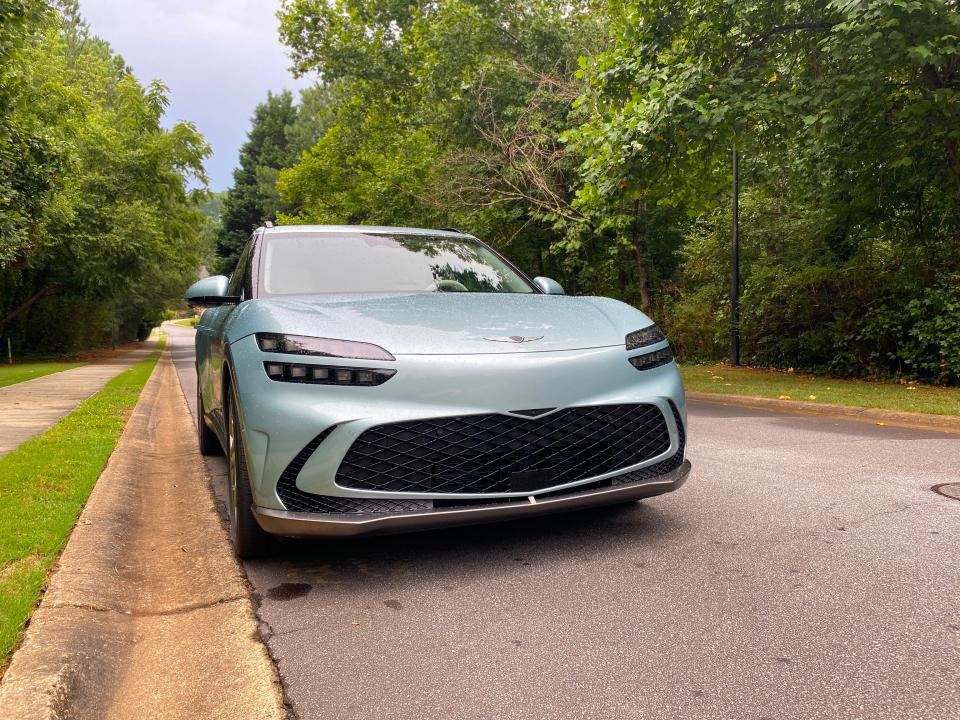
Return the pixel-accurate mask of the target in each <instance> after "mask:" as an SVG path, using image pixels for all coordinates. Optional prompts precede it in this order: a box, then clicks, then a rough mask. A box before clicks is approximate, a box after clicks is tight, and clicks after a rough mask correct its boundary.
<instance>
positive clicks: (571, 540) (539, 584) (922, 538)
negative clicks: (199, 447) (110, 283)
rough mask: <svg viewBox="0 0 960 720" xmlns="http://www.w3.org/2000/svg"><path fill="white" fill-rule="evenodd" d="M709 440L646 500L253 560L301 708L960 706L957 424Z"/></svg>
mask: <svg viewBox="0 0 960 720" xmlns="http://www.w3.org/2000/svg"><path fill="white" fill-rule="evenodd" d="M168 332H169V333H170V336H171V339H172V342H173V352H174V354H175V358H176V360H177V364H178V369H179V371H180V378H181V383H182V385H183V389H184V391H185V394H186V397H187V400H188V402H189V403H190V404H191V405H192V404H193V403H194V397H195V394H194V385H193V383H194V378H193V350H192V338H193V331H191V330H187V329H183V328H169V327H168ZM689 436H690V447H689V457H690V458H691V460H692V461H693V466H694V470H693V473H692V474H691V476H690V479H689V481H688V482H687V484H686V486H685V487H683V488H682V489H681V490H680V491H678V492H677V493H674V494H672V495H667V496H663V497H661V498H655V499H652V500H649V501H645V502H643V503H641V504H633V505H628V506H623V507H619V508H610V509H605V510H597V511H592V512H585V513H580V514H571V515H561V516H554V517H550V518H545V519H542V520H539V521H536V522H528V523H514V524H507V525H503V524H501V525H489V526H485V527H474V528H468V529H462V530H451V531H444V532H433V533H424V534H419V535H409V536H403V537H394V538H379V539H367V540H363V541H352V542H339V543H335V542H297V543H291V544H290V545H289V546H288V547H287V549H286V551H285V552H284V553H282V554H281V555H279V556H278V557H276V558H274V559H271V560H264V561H256V562H248V563H246V569H247V574H248V576H249V578H250V581H251V582H252V584H253V588H254V591H255V593H256V596H257V599H258V600H259V601H261V603H262V604H261V607H260V617H261V621H262V626H263V630H264V632H265V634H266V636H267V638H268V645H269V648H270V651H271V653H272V654H273V656H274V658H275V659H276V660H277V662H278V665H279V669H280V672H281V675H282V676H283V678H284V681H285V684H286V691H287V694H288V698H289V700H290V701H291V702H292V703H293V706H294V708H295V710H296V712H297V717H299V718H300V720H308V719H313V718H317V719H320V718H342V719H347V718H358V719H359V718H378V719H384V720H386V719H388V718H397V719H400V718H404V719H409V718H457V719H467V718H491V719H493V718H531V719H532V720H541V719H543V720H546V719H551V720H552V719H566V718H597V719H599V720H611V719H615V718H648V719H654V718H704V719H708V718H709V719H711V720H715V719H728V718H729V719H731V720H732V719H737V720H739V719H755V720H759V719H760V718H776V719H777V720H781V719H783V718H796V719H797V720H800V719H802V720H815V719H820V718H822V719H823V720H841V719H842V720H853V719H863V720H877V719H879V718H883V719H884V720H894V719H898V718H904V719H906V718H924V719H929V720H950V719H955V718H960V683H957V680H956V678H957V668H958V667H960V605H958V603H957V593H958V590H960V562H958V550H960V502H956V501H953V500H949V499H946V498H943V497H941V496H939V495H936V494H934V493H933V492H931V491H930V490H929V487H930V486H931V485H934V484H936V483H941V482H950V481H957V480H960V442H958V441H957V439H956V436H950V435H942V434H939V433H937V432H932V431H919V430H906V429H898V428H894V427H890V426H887V427H879V426H875V425H870V424H863V423H858V422H852V421H840V420H834V419H829V420H824V419H820V418H816V417H809V416H794V415H787V414H778V413H772V412H766V411H760V410H748V409H743V408H735V407H727V406H721V405H714V404H701V405H696V404H694V405H691V407H690V433H689ZM215 461H216V462H214V463H212V464H211V467H213V469H214V470H215V471H217V472H219V473H222V472H223V462H222V460H221V459H219V458H216V459H215ZM221 485H222V483H221ZM221 496H222V488H221Z"/></svg>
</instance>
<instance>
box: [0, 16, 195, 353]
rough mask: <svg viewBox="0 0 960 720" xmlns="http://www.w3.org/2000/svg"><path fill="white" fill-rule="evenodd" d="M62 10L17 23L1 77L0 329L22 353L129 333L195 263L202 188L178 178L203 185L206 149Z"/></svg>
mask: <svg viewBox="0 0 960 720" xmlns="http://www.w3.org/2000/svg"><path fill="white" fill-rule="evenodd" d="M58 7H59V10H58V11H56V12H54V11H48V12H45V13H43V14H41V13H33V14H32V15H29V16H25V19H24V20H23V22H22V23H20V24H19V25H18V27H19V28H20V31H19V35H18V37H17V42H16V45H15V46H14V47H12V49H10V50H9V53H8V54H7V55H5V57H4V67H5V68H7V69H5V70H4V71H3V72H4V73H5V75H4V78H3V79H2V82H0V85H2V87H3V92H4V93H5V94H6V96H8V97H9V102H8V103H7V104H4V105H3V107H2V112H0V126H3V127H4V128H6V132H2V133H0V174H2V175H3V176H4V178H5V179H4V183H3V186H4V188H5V192H4V194H3V196H2V202H0V332H2V333H3V334H5V335H10V336H11V337H13V338H14V339H15V340H16V341H17V344H18V346H19V347H18V350H23V351H36V350H49V349H50V348H51V347H54V346H56V348H57V349H61V348H63V347H65V346H73V348H72V349H77V348H78V347H79V346H82V345H86V344H102V343H103V342H107V341H109V340H110V338H111V337H112V336H113V335H114V331H115V330H117V329H119V334H120V336H121V337H129V336H130V335H131V333H132V332H133V331H134V330H135V329H136V326H137V324H138V323H139V321H140V320H141V319H142V318H145V317H146V318H150V317H153V316H157V315H159V313H160V312H161V311H162V309H163V307H164V306H165V305H166V304H167V303H169V302H170V300H171V299H172V298H175V297H178V296H179V295H180V293H181V292H182V288H183V286H184V284H186V283H187V282H188V280H189V278H190V277H191V275H193V274H194V273H195V272H196V268H197V267H199V265H200V259H201V257H200V256H201V243H200V231H201V229H202V226H203V218H202V216H201V215H200V214H199V213H198V212H197V211H196V209H195V207H196V203H197V200H198V199H200V198H201V197H202V192H200V191H196V192H188V191H187V189H186V187H187V183H188V181H190V180H194V181H197V182H199V183H201V184H202V183H205V176H204V174H203V166H202V161H203V158H204V157H205V156H206V155H207V154H208V152H209V150H208V148H207V146H206V144H205V143H204V142H203V139H202V138H201V136H200V135H199V134H198V133H197V132H196V130H195V128H194V127H193V126H192V125H190V124H185V123H180V124H177V125H175V126H174V127H172V128H171V129H169V130H165V129H163V128H162V127H161V125H160V120H161V117H162V115H163V111H164V108H165V107H166V104H167V99H166V89H165V88H164V87H163V86H162V85H161V84H160V83H157V82H154V83H151V84H150V85H148V86H143V85H141V84H140V83H139V82H138V81H137V79H136V78H135V77H134V76H133V74H132V73H131V72H130V70H129V69H128V68H127V67H126V65H125V64H124V62H123V60H122V59H121V58H120V57H119V56H117V55H115V54H114V53H113V52H112V51H111V50H110V48H109V46H108V45H107V44H106V43H105V42H103V41H102V40H100V39H98V38H96V37H94V36H92V35H91V34H90V33H89V30H88V28H87V27H86V25H85V24H84V23H83V21H82V20H81V19H80V18H79V14H78V11H77V9H76V6H75V4H71V3H69V2H64V3H60V4H59V5H58ZM6 31H7V26H6V25H4V32H6ZM5 47H10V46H5ZM8 62H9V63H10V64H12V66H13V67H15V68H16V70H15V72H14V71H10V70H9V67H10V66H9V65H8V64H7V63H8ZM11 157H12V158H13V159H12V160H11ZM55 307H59V308H60V309H61V310H66V309H74V310H80V309H82V310H84V312H82V313H81V314H79V315H73V316H72V317H71V318H69V319H70V322H72V323H73V325H74V326H79V327H72V328H71V330H72V331H73V335H74V336H73V338H70V337H67V336H65V335H62V334H61V335H58V336H56V338H55V339H54V337H53V333H52V332H51V326H50V325H49V324H46V321H47V320H48V319H50V318H51V316H55V315H56V313H55V312H53V310H54V308H55ZM88 310H89V311H90V312H87V311H88Z"/></svg>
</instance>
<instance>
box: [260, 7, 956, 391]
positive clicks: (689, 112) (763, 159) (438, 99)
mask: <svg viewBox="0 0 960 720" xmlns="http://www.w3.org/2000/svg"><path fill="white" fill-rule="evenodd" d="M280 19H281V35H282V37H283V39H284V40H285V42H286V43H287V44H288V45H289V47H290V50H291V53H292V57H293V60H294V62H295V65H296V69H297V70H298V71H299V72H312V71H317V72H318V73H319V75H320V77H321V78H322V88H320V89H318V92H322V93H324V107H323V110H322V112H321V113H319V115H318V116H316V117H319V118H320V119H319V120H317V121H316V122H315V123H314V124H313V130H312V136H311V137H312V140H311V141H310V143H303V144H301V147H302V148H304V149H303V151H302V152H301V153H300V154H299V155H298V157H297V158H296V159H294V160H292V161H289V165H285V166H283V167H282V168H281V169H280V171H279V173H278V174H277V187H278V189H279V193H280V203H281V204H283V203H285V204H286V206H287V208H286V209H285V210H282V211H281V212H280V213H279V218H280V219H281V220H289V221H294V220H296V221H314V222H353V223H356V222H366V223H382V224H409V225H426V226H445V225H449V226H455V227H461V228H464V229H469V230H471V231H473V232H475V233H477V234H478V235H481V236H483V237H484V238H485V239H488V240H490V241H492V242H493V243H494V244H495V245H497V246H499V247H500V248H501V249H502V250H505V251H506V252H507V253H508V254H509V255H510V256H511V257H512V258H514V259H515V260H517V261H518V262H519V264H520V265H521V267H523V268H524V269H526V270H528V271H529V272H530V273H531V274H550V275H554V276H556V277H558V279H559V280H560V281H561V282H562V283H563V284H564V285H565V286H566V287H567V289H568V291H572V292H577V293H581V294H583V293H593V294H604V295H612V296H615V297H619V298H621V299H623V300H625V301H627V302H632V303H634V304H636V305H638V306H640V307H641V308H643V309H645V310H647V311H648V312H649V313H650V314H651V315H653V316H654V318H655V319H657V320H658V321H660V322H663V323H664V324H665V325H667V327H668V329H669V331H670V334H671V337H672V338H673V341H674V343H675V345H676V346H677V350H678V352H680V353H681V354H682V355H685V356H687V357H691V358H698V359H700V358H702V359H709V358H717V357H721V356H724V355H725V354H726V346H727V342H728V340H727V338H728V332H729V273H730V259H729V243H730V230H729V225H730V210H729V208H730V200H729V187H730V181H731V176H730V151H731V147H732V146H733V145H734V144H736V146H737V148H738V150H739V152H740V155H741V158H742V164H741V184H742V186H743V187H744V188H745V194H744V197H743V199H742V223H741V227H742V233H741V236H742V242H743V253H742V255H743V261H742V264H743V298H742V302H743V309H742V314H741V323H742V331H743V336H744V349H745V353H746V358H747V359H748V360H749V361H750V362H754V363H757V364H765V365H773V366H780V367H795V368H797V369H807V370H813V371H817V372H831V373H837V374H844V375H854V376H868V375H893V374H900V375H906V376H910V377H921V378H927V379H931V380H936V381H939V382H957V381H958V369H957V355H956V345H957V341H958V338H960V332H958V331H957V330H956V328H955V327H954V324H953V322H952V321H951V320H949V318H950V317H952V315H950V313H952V312H954V310H955V298H956V292H957V291H956V287H957V277H960V245H958V243H957V241H956V239H957V237H958V235H960V40H958V38H960V10H958V6H957V4H956V3H954V2H946V3H945V2H943V1H942V0H876V2H869V3H864V2H854V1H853V0H787V1H786V2H780V3H768V2H761V1H760V0H746V1H744V2H730V1H729V0H682V1H681V2H674V3H668V4H664V3H662V2H654V0H609V1H608V2H601V3H587V2H584V3H566V2H564V3H560V2H550V1H549V0H495V1H494V2H480V1H479V0H444V1H443V2H426V1H425V0H373V1H372V2H367V1H364V2H361V1H360V0H329V1H328V0H285V2H284V3H283V5H282V9H281V11H280ZM304 119H305V118H303V117H301V121H303V120H304ZM306 121H307V122H308V123H309V122H310V119H309V117H307V118H306ZM308 134H309V133H308ZM271 167H273V166H271ZM261 177H262V178H266V179H267V180H269V179H270V178H272V177H273V175H272V174H270V176H269V178H268V177H267V176H266V175H262V176H261ZM259 193H260V196H261V197H266V196H267V191H266V190H265V189H264V188H263V186H261V188H260V190H259ZM249 229H250V226H249V225H248V226H247V227H245V228H244V230H245V232H246V231H249Z"/></svg>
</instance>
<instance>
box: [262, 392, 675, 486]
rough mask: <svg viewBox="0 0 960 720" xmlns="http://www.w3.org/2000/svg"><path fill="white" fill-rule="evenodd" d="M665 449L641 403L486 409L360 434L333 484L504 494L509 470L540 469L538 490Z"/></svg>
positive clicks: (661, 424)
mask: <svg viewBox="0 0 960 720" xmlns="http://www.w3.org/2000/svg"><path fill="white" fill-rule="evenodd" d="M318 444H319V443H318ZM669 446H670V437H669V432H668V429H667V424H666V421H665V418H664V417H663V414H662V413H661V411H660V409H659V408H658V407H657V406H656V405H648V404H633V405H598V406H592V407H580V408H568V409H564V410H560V411H558V412H555V413H552V414H550V415H547V416H546V417H542V418H531V419H523V418H517V417H512V416H509V415H499V414H490V415H467V416H457V417H447V418H437V419H431V420H417V421H411V422H404V423H393V424H389V425H380V426H378V427H373V428H370V429H369V430H367V431H365V432H364V433H363V434H362V435H361V436H360V437H359V438H357V440H356V441H355V442H354V443H353V445H352V446H351V448H350V450H349V451H348V453H347V455H346V457H344V459H343V462H342V463H341V465H340V468H339V469H338V471H337V484H338V485H340V486H342V487H349V488H356V489H363V490H387V491H393V492H441V493H489V492H509V491H510V478H511V475H512V474H513V473H520V472H542V473H543V474H544V482H545V485H544V486H545V487H546V486H549V485H560V484H562V483H567V482H574V481H576V480H582V479H584V478H588V477H591V476H593V475H600V474H602V473H607V472H613V471H615V470H618V469H619V468H622V467H625V466H627V465H633V464H635V463H638V462H642V461H643V460H645V459H647V458H649V457H653V456H655V455H659V454H660V453H663V452H666V450H667V449H668V448H669ZM308 447H309V446H308ZM305 450H306V448H305ZM312 451H313V450H310V452H312ZM307 457H309V454H308V455H307ZM305 461H306V459H304V462H305ZM292 465H293V463H291V466H292ZM301 467H302V463H301ZM288 469H289V468H288ZM297 471H298V472H299V468H297ZM295 478H296V476H295V475H294V479H295ZM281 499H282V498H281Z"/></svg>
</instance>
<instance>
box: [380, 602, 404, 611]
mask: <svg viewBox="0 0 960 720" xmlns="http://www.w3.org/2000/svg"><path fill="white" fill-rule="evenodd" d="M383 604H384V605H386V606H387V607H388V608H390V609H391V610H403V605H401V604H400V601H399V600H384V601H383Z"/></svg>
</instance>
